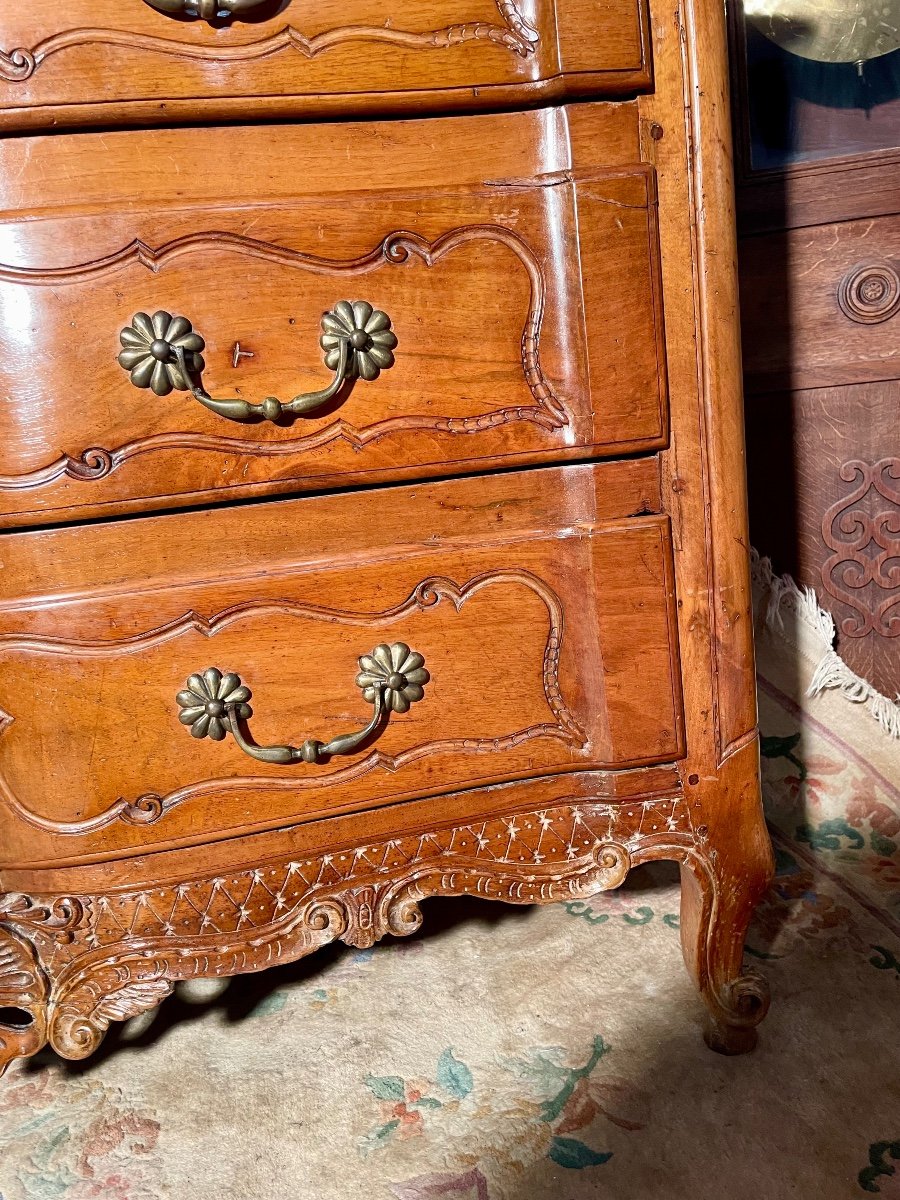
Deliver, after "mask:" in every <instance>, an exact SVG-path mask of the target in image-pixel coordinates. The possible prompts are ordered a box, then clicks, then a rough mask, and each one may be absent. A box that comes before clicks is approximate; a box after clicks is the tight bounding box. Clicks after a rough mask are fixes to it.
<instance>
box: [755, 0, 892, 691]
mask: <svg viewBox="0 0 900 1200" xmlns="http://www.w3.org/2000/svg"><path fill="white" fill-rule="evenodd" d="M731 40H732V72H733V76H734V84H735V86H734V88H733V96H734V120H735V145H736V152H737V197H738V229H739V235H740V287H741V314H742V324H743V353H744V372H745V391H746V400H745V403H746V419H747V441H748V464H749V485H750V528H751V536H752V538H753V541H754V544H755V545H756V546H757V548H758V549H759V550H760V552H761V553H764V554H767V555H769V556H771V558H772V560H773V565H774V568H775V570H776V571H777V572H788V573H790V574H792V575H793V576H795V578H796V579H797V580H798V581H799V582H800V583H801V584H803V585H805V586H809V587H812V588H813V589H814V590H815V592H816V594H817V596H818V599H819V602H820V604H821V605H822V606H823V607H824V608H826V609H827V610H828V611H829V612H831V613H832V615H833V616H834V620H835V625H836V628H837V650H838V652H839V654H840V655H841V657H842V658H843V659H844V660H845V662H846V663H847V664H848V666H849V667H850V668H851V670H852V671H854V672H855V673H856V674H858V675H860V676H862V677H863V678H865V679H866V680H867V681H868V682H870V683H871V684H872V685H873V686H874V687H875V688H876V689H877V690H879V691H880V692H882V693H884V694H885V695H887V696H889V697H891V698H893V697H894V696H895V695H897V694H898V693H900V419H898V418H900V50H894V51H893V52H892V53H889V54H886V55H884V56H883V57H880V58H876V59H873V60H871V61H870V62H866V63H862V64H860V65H859V66H857V65H856V64H853V63H816V62H809V61H806V60H801V59H799V58H797V56H795V55H791V54H789V53H788V52H786V51H785V50H783V49H781V48H779V47H777V46H775V45H774V44H772V43H770V42H767V40H766V39H765V38H764V37H763V36H762V35H761V34H760V33H759V32H758V31H757V30H755V29H754V28H752V27H750V26H748V24H747V23H746V22H745V19H744V17H743V14H742V12H741V9H740V6H739V5H737V6H735V7H734V8H733V9H732V12H731Z"/></svg>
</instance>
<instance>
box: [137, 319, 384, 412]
mask: <svg viewBox="0 0 900 1200" xmlns="http://www.w3.org/2000/svg"><path fill="white" fill-rule="evenodd" d="M321 329H322V336H321V338H320V339H319V345H320V347H321V349H322V350H323V351H324V360H325V365H326V366H327V367H328V368H329V370H331V371H332V372H333V375H332V379H331V382H330V383H329V384H328V385H327V387H324V388H320V389H319V390H318V391H315V392H303V393H301V394H300V395H299V396H295V397H294V398H293V400H278V399H277V398H276V397H275V396H267V397H266V398H265V399H264V400H263V401H262V402H261V403H260V404H252V403H251V402H250V401H249V400H238V399H221V400H217V399H215V398H214V397H213V396H211V395H210V394H209V392H207V391H206V389H205V388H204V386H203V382H202V379H201V373H202V371H203V368H204V366H205V364H204V361H203V358H202V357H201V353H200V352H201V351H202V350H204V349H205V348H206V343H205V342H204V340H203V338H202V337H201V336H200V334H199V333H197V331H196V330H195V329H194V327H193V325H192V324H191V322H190V321H189V320H188V319H187V317H179V316H173V315H172V314H171V313H168V312H165V311H164V310H163V309H160V310H159V311H158V312H155V313H154V314H153V315H152V316H150V315H149V314H148V313H145V312H139V313H135V315H134V317H133V318H132V321H131V324H130V325H127V326H126V327H125V328H124V329H122V330H121V331H120V333H119V342H120V344H121V346H122V349H121V350H120V351H119V356H118V363H119V366H120V367H122V368H123V370H125V371H127V372H128V374H129V376H130V378H131V382H132V383H133V384H134V386H135V387H137V388H149V389H150V390H151V391H152V392H154V393H155V394H156V395H157V396H168V395H169V393H170V392H172V391H181V392H190V393H191V395H192V396H193V397H194V399H195V400H198V401H199V402H200V403H201V404H202V405H203V407H204V408H208V409H209V410H210V411H211V412H214V413H218V414H219V416H220V417H228V419H229V420H231V421H253V420H259V419H263V420H266V421H277V420H278V419H279V418H280V417H283V416H285V415H293V414H297V413H310V412H313V411H315V409H317V408H320V407H321V406H322V405H323V404H325V403H326V402H327V401H328V400H331V399H332V398H333V397H334V396H336V395H337V394H338V392H339V391H340V390H341V388H342V387H343V386H344V384H345V383H347V382H351V381H352V380H355V379H364V380H366V381H367V382H369V383H371V382H372V381H373V380H375V379H377V378H378V376H379V375H380V374H381V372H382V371H387V370H388V369H389V368H390V367H392V366H393V365H394V350H395V348H396V346H397V335H396V334H395V333H394V331H393V330H392V329H391V319H390V317H389V316H388V315H387V313H384V312H382V311H381V310H380V309H377V308H373V307H372V305H371V304H369V303H368V301H366V300H353V301H350V300H339V301H338V303H337V304H336V305H335V306H334V308H333V309H332V310H331V311H330V312H326V313H323V314H322V323H321ZM236 345H237V346H238V349H239V348H240V344H239V343H236ZM236 361H237V360H236V359H235V358H232V362H233V363H236Z"/></svg>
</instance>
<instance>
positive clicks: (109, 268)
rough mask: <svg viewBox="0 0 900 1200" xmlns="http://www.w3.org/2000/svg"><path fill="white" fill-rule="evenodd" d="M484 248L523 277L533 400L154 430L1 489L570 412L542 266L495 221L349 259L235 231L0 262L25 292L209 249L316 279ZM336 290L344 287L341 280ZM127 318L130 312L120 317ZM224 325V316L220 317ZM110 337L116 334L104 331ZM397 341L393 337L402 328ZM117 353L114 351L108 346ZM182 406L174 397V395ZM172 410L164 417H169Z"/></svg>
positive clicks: (547, 423)
mask: <svg viewBox="0 0 900 1200" xmlns="http://www.w3.org/2000/svg"><path fill="white" fill-rule="evenodd" d="M477 242H485V243H489V244H493V245H497V246H501V247H504V248H505V249H507V250H509V251H511V252H512V254H513V255H514V256H515V258H516V259H517V260H518V262H519V264H520V265H521V266H522V267H523V268H524V270H525V272H526V273H527V276H528V280H529V284H530V289H531V291H530V302H529V305H528V308H527V311H526V312H525V314H524V318H523V325H522V336H521V360H522V372H523V375H524V379H525V383H526V384H527V387H528V389H529V391H530V392H531V395H532V397H533V399H534V403H533V404H532V405H516V406H515V407H507V408H500V409H496V410H495V411H493V412H488V413H482V414H479V415H478V416H452V415H447V416H443V415H434V416H431V415H425V414H421V415H420V414H411V415H409V416H401V417H391V418H389V419H386V420H382V421H378V422H375V423H374V424H371V425H367V426H363V427H362V428H356V427H355V426H354V425H352V424H350V423H349V422H347V421H344V420H342V419H340V418H338V419H337V420H334V421H331V422H330V423H329V424H328V425H325V426H323V427H321V428H319V429H317V430H316V431H315V432H314V433H309V434H306V435H304V436H301V437H292V438H283V439H281V440H279V441H277V442H263V441H260V440H259V439H258V438H257V439H253V438H249V437H248V438H241V437H232V436H224V435H217V434H211V435H207V434H199V433H191V432H187V431H172V432H170V433H159V434H156V435H154V436H152V437H145V438H138V439H135V440H133V441H130V442H128V443H126V444H125V445H122V446H118V447H115V448H114V449H107V448H105V447H103V446H91V447H88V448H87V449H85V450H84V451H82V453H81V454H80V455H78V456H75V457H73V456H71V455H69V454H63V455H61V456H60V457H59V458H58V459H56V461H55V462H51V463H47V464H46V465H45V466H41V467H38V468H35V469H34V470H31V471H27V472H24V473H22V474H18V475H0V490H9V491H17V490H20V489H28V488H37V487H42V486H44V485H46V484H49V483H52V482H54V481H55V480H57V479H60V478H61V477H63V476H67V477H68V478H70V479H78V480H83V481H92V480H99V479H104V478H105V477H106V476H107V475H109V474H110V472H111V471H114V470H116V469H117V468H118V467H120V466H122V465H123V464H124V463H126V462H128V461H129V460H132V459H134V458H137V457H138V456H139V455H143V454H150V453H152V452H154V451H160V450H172V449H178V450H180V451H185V452H187V451H192V450H206V451H213V452H216V453H220V454H231V455H233V454H235V453H242V452H246V453H251V454H254V455H262V456H278V455H288V454H297V453H299V452H303V451H306V450H313V449H318V448H320V447H323V446H327V445H328V444H329V443H333V442H335V441H344V442H346V443H347V444H348V445H350V446H352V447H353V449H355V450H361V449H363V448H364V447H365V446H366V445H368V444H369V443H370V442H375V441H378V440H379V439H380V438H384V437H388V436H390V435H391V434H392V433H397V432H407V431H410V432H411V431H428V432H434V433H446V434H472V433H483V432H485V431H486V430H489V429H491V428H495V427H497V426H500V425H505V424H507V423H509V422H515V421H528V422H531V423H532V424H534V425H536V426H538V427H540V428H543V429H547V430H553V429H559V428H562V427H564V426H566V425H567V424H568V423H569V414H568V412H567V410H566V407H565V405H564V404H563V403H562V401H561V400H560V399H559V398H558V397H557V396H556V395H555V394H554V391H553V388H552V386H551V384H550V383H549V382H548V380H547V379H546V378H545V376H544V373H543V371H542V370H541V360H540V339H541V328H542V323H543V317H544V307H545V301H546V289H547V282H546V277H545V275H544V271H543V269H542V267H541V264H540V262H539V260H538V258H537V256H536V254H535V252H534V251H533V250H532V248H531V247H530V246H529V245H528V244H527V242H526V241H525V240H524V239H523V238H522V237H520V236H519V235H518V234H516V233H515V232H513V231H512V230H509V229H504V228H503V227H502V226H500V225H481V226H478V225H470V226H465V227H461V228H458V229H451V230H448V231H447V232H446V233H443V234H441V235H440V237H438V238H435V239H434V240H433V241H429V240H427V239H426V238H423V237H421V236H420V235H418V234H415V233H405V232H395V233H391V234H388V236H387V237H385V238H384V240H383V241H382V242H381V243H380V244H379V245H378V246H376V247H375V248H374V249H373V250H371V251H370V252H369V253H368V254H364V255H362V256H360V257H359V258H354V259H347V260H342V259H330V258H322V257H319V256H316V255H312V254H305V253H303V252H301V251H298V250H291V249H288V248H287V247H284V246H276V245H272V244H271V243H269V242H263V241H259V240H257V239H255V238H250V237H244V236H241V235H238V234H229V233H217V232H205V233H197V234H191V235H189V236H186V237H182V238H178V239H177V240H176V241H173V242H169V243H167V244H166V245H163V246H160V247H157V248H154V247H151V246H147V245H145V244H144V243H143V242H140V241H135V242H133V243H132V244H131V245H130V246H126V247H124V248H123V249H122V250H120V251H118V252H116V253H113V254H110V255H107V256H106V257H104V258H102V259H98V260H96V261H94V262H86V263H82V264H78V265H75V266H71V267H58V268H50V269H45V270H44V269H39V268H33V267H15V266H10V265H4V264H0V282H4V283H27V284H28V285H29V286H31V287H47V288H59V287H64V286H68V285H73V284H86V283H94V282H98V283H99V282H100V281H101V280H105V279H108V278H109V277H111V276H114V275H115V274H116V272H118V271H120V270H123V269H124V268H126V267H128V266H131V265H133V264H140V265H141V266H143V267H146V268H147V270H148V271H150V272H152V273H153V274H154V275H156V274H158V273H159V272H160V271H162V270H163V269H164V268H165V267H166V266H168V265H169V264H172V263H174V262H176V261H178V260H179V259H181V258H184V257H186V256H190V255H194V254H199V255H202V254H204V253H206V252H209V251H216V252H222V251H227V252H230V253H233V254H235V255H237V256H238V257H249V258H254V259H259V260H262V261H263V262H268V263H273V264H277V265H279V266H285V267H291V268H296V269H299V270H301V271H306V272H309V273H311V274H315V275H335V276H336V277H337V278H338V279H339V280H342V279H344V278H357V277H360V276H365V275H369V274H370V273H372V272H374V271H378V270H379V269H380V268H382V267H384V266H399V265H403V264H405V263H407V262H409V261H410V260H411V259H417V260H419V261H420V262H422V263H423V264H424V265H425V266H426V267H427V268H429V269H431V268H433V267H434V266H436V265H437V264H438V263H439V262H440V261H441V259H443V258H444V257H445V256H446V255H449V254H452V253H453V251H455V250H458V249H460V248H461V247H463V246H467V245H471V244H472V243H477ZM341 286H342V287H346V286H347V285H346V284H344V283H341ZM129 316H130V314H129ZM223 319H224V318H223ZM111 332H114V333H115V334H118V330H115V331H111ZM401 336H402V331H401ZM115 349H116V352H118V349H119V347H118V345H117V344H115ZM182 403H184V401H183V396H182ZM178 411H179V410H178V408H175V409H174V410H173V419H174V420H176V421H177V420H178V416H177V415H176V414H177V413H178Z"/></svg>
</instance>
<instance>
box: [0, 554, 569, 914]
mask: <svg viewBox="0 0 900 1200" xmlns="http://www.w3.org/2000/svg"><path fill="white" fill-rule="evenodd" d="M510 587H512V588H515V589H525V591H526V593H528V594H530V595H531V596H532V597H536V598H537V599H538V600H539V601H540V603H541V604H542V605H543V607H544V609H545V612H546V624H545V625H544V626H543V628H545V629H546V641H545V642H544V645H543V651H542V655H541V667H540V675H539V677H538V678H537V679H535V680H534V685H535V688H536V689H537V691H538V694H539V695H542V697H543V702H544V703H545V704H546V706H547V716H548V717H549V718H550V719H549V720H545V721H539V722H535V723H530V724H527V725H524V726H522V727H520V728H515V729H511V730H509V732H508V733H506V734H504V735H503V736H496V735H493V736H489V737H486V736H478V731H477V730H473V731H472V734H471V736H466V737H447V736H445V737H443V738H441V739H440V740H434V739H427V740H424V741H417V742H415V743H414V744H412V745H410V746H408V747H406V748H404V749H403V750H401V751H399V752H397V753H393V754H389V753H386V752H384V751H382V750H379V749H378V748H377V747H376V748H373V749H371V750H369V751H368V752H367V753H365V754H364V755H363V756H362V757H361V758H359V759H358V760H357V761H354V762H351V763H349V764H348V765H346V766H342V767H338V768H337V769H332V770H327V771H323V772H320V773H315V774H305V775H303V776H300V777H298V776H297V775H296V773H292V774H291V775H290V777H285V778H280V779H279V778H271V777H261V778H257V777H255V776H254V777H241V778H240V779H235V778H232V777H230V776H229V777H223V778H215V779H204V780H200V781H194V782H191V783H188V784H185V785H183V786H180V787H178V788H176V789H175V790H173V791H170V792H168V793H166V794H165V795H160V794H157V793H155V792H148V793H145V794H143V795H141V796H138V797H136V798H124V797H120V798H118V799H116V800H115V801H114V802H113V803H112V804H111V805H109V806H108V807H107V808H105V809H104V810H103V811H101V812H99V813H97V814H96V815H94V816H91V817H87V818H82V819H80V820H76V821H60V820H56V819H53V818H51V817H47V816H44V815H42V814H41V813H39V812H37V811H36V810H35V809H34V808H32V807H30V806H29V804H28V803H26V802H25V801H23V799H22V798H21V797H20V796H19V795H18V794H17V791H16V789H15V787H14V786H13V785H12V783H11V782H10V780H9V779H8V778H7V777H6V776H4V775H2V774H0V797H2V798H3V800H4V802H5V803H6V805H7V806H8V807H9V808H10V810H11V811H13V812H14V813H15V814H16V815H17V816H18V817H20V818H21V819H22V820H23V821H25V822H27V823H28V824H30V825H32V826H34V827H36V828H38V829H42V830H47V831H49V832H53V833H62V834H76V835H77V834H84V833H91V832H93V831H96V830H98V829H102V828H104V827H105V826H107V825H110V824H112V823H113V822H115V821H125V822H126V823H129V824H133V825H147V824H152V823H154V822H156V821H158V820H160V819H161V818H162V817H163V816H164V815H165V814H166V813H167V812H169V811H171V810H172V809H173V808H175V807H176V806H179V805H181V804H184V803H186V802H187V801H189V800H192V799H199V798H202V797H205V796H210V795H221V794H222V793H223V791H228V790H229V789H234V788H248V787H256V786H263V787H265V788H266V789H267V790H269V791H279V790H281V791H286V792H289V793H296V792H298V791H300V790H307V791H308V790H316V789H322V788H327V787H333V786H335V785H336V784H339V783H345V782H349V781H352V780H356V779H359V778H361V777H362V776H364V775H367V774H369V773H370V772H372V771H375V770H382V771H388V772H395V771H397V770H399V769H400V768H401V767H403V766H406V765H409V764H411V763H414V762H417V761H419V760H421V759H425V758H427V757H428V756H430V755H433V754H438V753H442V754H443V753H448V752H453V753H456V754H460V755H471V754H492V753H502V752H504V751H507V750H511V749H513V748H515V747H517V746H519V745H521V744H522V743H524V742H527V741H530V740H532V739H536V738H552V739H555V740H558V741H562V742H564V743H566V744H568V745H572V746H581V745H584V743H585V741H586V734H585V732H584V730H583V729H582V728H581V725H580V724H579V722H578V720H577V719H576V717H575V716H574V714H573V713H572V711H571V709H570V708H569V706H568V704H567V703H566V701H565V699H564V698H563V695H562V692H561V690H560V680H559V662H560V653H561V648H562V637H563V606H562V601H561V600H560V598H559V596H558V595H557V594H556V593H555V592H554V591H553V590H552V588H550V587H549V585H548V584H547V583H545V582H544V581H543V580H542V579H540V578H538V577H537V576H536V575H534V574H532V573H531V572H529V571H525V570H517V569H510V570H501V571H490V572H486V573H484V574H481V575H478V576H476V577H474V578H472V579H470V580H468V581H467V582H466V583H464V584H462V585H459V584H457V583H455V582H454V581H453V580H451V579H447V578H443V577H437V576H429V577H428V578H426V579H424V580H422V581H421V582H420V583H419V584H418V585H417V586H416V587H415V588H414V589H413V591H412V592H411V593H410V594H409V595H408V596H407V597H406V598H405V599H404V600H403V601H401V602H400V603H399V604H395V605H392V606H389V607H387V608H385V609H383V610H381V611H378V612H365V611H357V612H353V611H345V610H338V609H332V608H323V607H317V606H313V605H306V604H302V603H294V602H289V601H281V602H270V601H249V602H246V603H243V604H238V605H235V606H233V607H231V608H228V609H226V610H224V611H222V612H219V613H217V614H215V615H214V616H213V617H211V618H208V619H207V618H205V617H203V616H201V615H199V614H198V613H196V612H193V611H191V612H188V613H185V615H184V616H183V617H181V618H179V619H178V620H176V621H173V622H169V623H167V624H165V625H163V626H160V627H159V628H156V629H151V630H147V631H146V632H144V633H140V634H137V635H132V636H129V637H126V638H112V639H99V640H95V641H91V640H74V639H68V638H60V637H27V636H24V637H23V636H21V635H18V634H8V635H0V659H3V658H5V657H7V656H9V655H22V654H27V655H28V656H29V657H34V656H38V657H40V656H46V657H49V658H51V659H56V660H58V659H59V658H60V657H62V658H63V659H69V660H77V661H78V662H81V661H85V662H90V661H92V660H101V661H106V662H108V663H115V662H116V661H117V660H119V659H124V660H125V661H126V662H127V661H128V659H129V657H130V656H131V655H133V654H134V653H135V651H141V652H144V653H147V652H149V651H151V650H153V649H155V648H158V647H166V646H169V645H170V644H172V643H173V642H177V641H178V640H179V639H180V638H182V637H184V636H185V635H188V634H191V633H199V634H201V635H202V636H203V637H205V638H214V637H215V636H216V635H217V634H219V633H222V632H224V631H225V630H228V629H231V628H232V627H240V628H242V629H243V628H246V629H247V630H248V631H249V630H252V629H259V628H261V627H265V628H271V626H272V624H273V622H275V621H276V620H286V621H289V622H291V623H293V622H306V621H311V622H313V623H315V624H321V623H322V622H325V623H327V624H328V625H332V626H334V625H344V626H350V627H358V628H361V629H364V630H366V631H367V634H366V640H367V641H368V631H374V630H379V629H382V628H390V627H392V626H394V625H396V624H397V623H398V622H399V621H401V620H403V619H405V618H406V617H408V616H409V615H411V614H415V613H424V612H428V611H430V610H433V609H434V608H436V607H437V606H438V605H440V604H441V603H442V602H444V603H449V605H450V612H451V613H452V612H454V611H455V612H457V613H458V612H459V611H460V610H461V609H462V607H463V606H464V605H465V604H466V603H467V602H469V601H471V600H472V599H473V598H474V597H475V596H479V595H482V594H483V593H485V592H486V591H488V590H489V589H495V588H501V589H507V588H510ZM260 623H262V624H261V625H260ZM182 674H183V671H182V670H181V669H179V671H178V672H177V674H176V675H175V676H173V678H175V679H177V680H178V681H179V682H180V680H181V676H182ZM523 694H524V693H523ZM7 703H8V702H7ZM171 719H172V723H173V727H174V728H177V725H176V722H177V706H176V705H175V704H174V700H173V701H172V703H171ZM13 724H14V716H13V715H12V714H9V713H3V711H2V710H0V736H2V735H3V734H4V733H5V732H7V731H8V730H10V729H11V728H12V726H13ZM126 749H127V748H126ZM0 916H2V913H0Z"/></svg>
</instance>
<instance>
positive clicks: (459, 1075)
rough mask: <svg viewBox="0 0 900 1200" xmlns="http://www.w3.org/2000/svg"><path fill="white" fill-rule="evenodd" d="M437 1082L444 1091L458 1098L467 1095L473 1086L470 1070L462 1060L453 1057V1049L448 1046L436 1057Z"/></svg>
mask: <svg viewBox="0 0 900 1200" xmlns="http://www.w3.org/2000/svg"><path fill="white" fill-rule="evenodd" d="M437 1082H438V1083H439V1084H440V1086H441V1087H442V1088H443V1089H444V1091H445V1092H449V1093H450V1095H451V1096H456V1097H457V1098H458V1099H460V1100H462V1099H464V1098H465V1097H466V1096H468V1094H469V1092H471V1090H472V1088H473V1087H474V1083H473V1080H472V1072H471V1071H470V1070H469V1068H468V1067H467V1066H466V1064H465V1063H464V1062H460V1061H459V1059H458V1058H454V1057H453V1050H452V1049H451V1048H450V1047H449V1046H448V1047H447V1049H446V1050H445V1051H444V1053H443V1054H442V1055H441V1057H440V1058H439V1059H438V1066H437Z"/></svg>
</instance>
